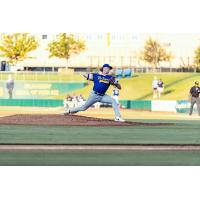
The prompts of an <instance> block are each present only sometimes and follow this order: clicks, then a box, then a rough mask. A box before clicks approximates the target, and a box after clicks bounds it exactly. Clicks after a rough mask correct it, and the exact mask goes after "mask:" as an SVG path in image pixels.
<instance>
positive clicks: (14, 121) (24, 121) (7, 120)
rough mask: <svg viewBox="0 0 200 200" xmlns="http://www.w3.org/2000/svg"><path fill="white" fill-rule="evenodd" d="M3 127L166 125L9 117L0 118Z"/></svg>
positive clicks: (41, 116)
mask: <svg viewBox="0 0 200 200" xmlns="http://www.w3.org/2000/svg"><path fill="white" fill-rule="evenodd" d="M0 124H4V125H8V124H9V125H50V126H141V125H144V126H162V125H172V124H166V123H140V122H115V121H113V120H109V119H99V118H91V117H84V116H78V115H67V116H64V115H55V114H50V115H35V114H34V115H31V114H30V115H25V114H24V115H11V116H6V117H1V118H0Z"/></svg>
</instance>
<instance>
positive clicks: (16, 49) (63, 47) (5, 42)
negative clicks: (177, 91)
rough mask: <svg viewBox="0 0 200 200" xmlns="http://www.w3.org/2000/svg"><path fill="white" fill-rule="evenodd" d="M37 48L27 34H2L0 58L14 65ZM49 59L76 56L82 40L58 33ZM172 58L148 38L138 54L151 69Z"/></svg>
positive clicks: (199, 62) (198, 61)
mask: <svg viewBox="0 0 200 200" xmlns="http://www.w3.org/2000/svg"><path fill="white" fill-rule="evenodd" d="M38 47H39V42H38V41H37V39H36V37H35V36H32V35H30V34H29V33H14V34H2V37H1V39H0V57H3V58H5V59H6V60H7V62H8V63H9V64H13V65H16V64H17V63H18V62H20V61H23V60H25V59H27V58H32V57H31V56H29V53H30V52H31V51H34V50H36V49H37V48H38ZM47 50H48V51H49V58H51V57H57V58H60V59H65V60H66V66H68V60H69V59H70V57H71V56H72V55H77V54H79V53H81V52H82V51H84V50H86V43H85V41H84V40H81V39H77V38H76V37H74V35H73V34H67V33H60V34H58V35H57V36H56V38H55V39H54V40H53V41H51V42H50V43H49V44H48V48H47ZM194 54H195V56H194V66H195V67H199V66H200V46H199V47H197V49H196V50H195V52H194ZM173 58H174V56H173V54H172V52H168V51H167V50H166V48H165V47H164V46H163V45H162V44H161V43H160V42H159V41H157V40H155V39H152V38H149V39H147V40H146V41H145V45H144V49H143V51H141V52H140V54H139V59H140V60H143V61H145V62H147V63H149V65H150V66H152V67H155V68H156V67H158V66H159V64H160V62H166V61H171V60H172V59H173Z"/></svg>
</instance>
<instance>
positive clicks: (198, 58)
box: [194, 46, 200, 67]
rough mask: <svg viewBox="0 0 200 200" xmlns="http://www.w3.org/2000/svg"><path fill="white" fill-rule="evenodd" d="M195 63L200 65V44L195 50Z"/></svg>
mask: <svg viewBox="0 0 200 200" xmlns="http://www.w3.org/2000/svg"><path fill="white" fill-rule="evenodd" d="M194 64H195V65H196V66H198V67H199V66H200V46H199V47H197V48H196V50H195V57H194Z"/></svg>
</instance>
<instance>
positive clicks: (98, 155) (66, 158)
mask: <svg viewBox="0 0 200 200" xmlns="http://www.w3.org/2000/svg"><path fill="white" fill-rule="evenodd" d="M0 165H1V166H2V165H4V166H5V165H6V166H7V165H9V166H12V165H14V166H16V165H22V166H30V165H31V166H38V165H42V166H47V165H53V166H62V165H63V166H67V165H68V166H73V165H74V166H80V165H81V166H82V165H89V166H96V165H98V166H108V165H111V166H112V165H113V166H116V165H117V166H127V165H130V166H166V165H167V166H177V165H179V166H185V165H187V166H194V165H196V166H200V151H175V152H174V151H156V152H155V151H154V152H153V151H140V152H137V151H135V152H130V151H127V152H107V151H105V152H9V151H3V152H0Z"/></svg>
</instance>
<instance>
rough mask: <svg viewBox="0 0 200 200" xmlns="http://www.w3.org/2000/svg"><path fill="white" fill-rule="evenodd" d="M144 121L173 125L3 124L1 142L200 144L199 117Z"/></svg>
mask: <svg viewBox="0 0 200 200" xmlns="http://www.w3.org/2000/svg"><path fill="white" fill-rule="evenodd" d="M134 121H142V122H144V120H134ZM145 121H146V122H163V123H165V122H167V123H168V122H171V123H174V125H171V126H135V127H81V126H76V127H75V126H74V127H73V126H72V127H65V126H61V127H59V126H52V127H51V128H49V126H22V125H20V126H14V125H10V126H8V125H1V126H0V144H200V134H199V130H200V123H199V121H177V120H176V121H172V120H171V121H169V120H167V121H166V120H145Z"/></svg>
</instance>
